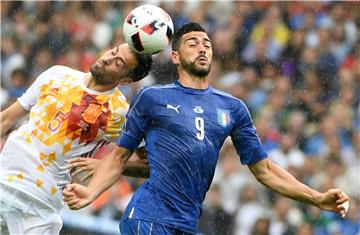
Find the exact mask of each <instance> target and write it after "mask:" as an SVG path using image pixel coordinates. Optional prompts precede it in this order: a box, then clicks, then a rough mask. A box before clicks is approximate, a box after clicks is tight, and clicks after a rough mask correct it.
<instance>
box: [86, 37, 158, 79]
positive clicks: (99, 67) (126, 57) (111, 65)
mask: <svg viewBox="0 0 360 235" xmlns="http://www.w3.org/2000/svg"><path fill="white" fill-rule="evenodd" d="M151 64H152V59H151V56H146V55H140V54H138V53H136V52H135V51H133V50H132V49H131V48H130V47H129V45H128V44H127V43H124V44H121V45H120V46H118V47H114V48H112V49H110V50H108V51H106V52H105V53H104V54H103V55H102V56H101V57H100V58H99V59H98V60H96V62H95V63H94V64H93V65H92V66H91V68H90V72H91V75H92V76H93V78H94V80H95V82H96V83H97V84H99V85H112V84H114V85H117V84H121V85H125V84H129V83H131V82H135V81H139V80H141V79H142V78H144V77H145V76H147V75H148V74H149V72H150V69H151Z"/></svg>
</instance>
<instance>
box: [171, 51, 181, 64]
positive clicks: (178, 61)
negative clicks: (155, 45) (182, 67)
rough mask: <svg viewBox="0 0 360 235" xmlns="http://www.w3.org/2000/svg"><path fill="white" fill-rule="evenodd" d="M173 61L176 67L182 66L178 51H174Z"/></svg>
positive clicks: (172, 53)
mask: <svg viewBox="0 0 360 235" xmlns="http://www.w3.org/2000/svg"><path fill="white" fill-rule="evenodd" d="M171 60H172V62H173V63H174V64H176V65H178V64H180V60H179V54H178V52H177V51H172V52H171Z"/></svg>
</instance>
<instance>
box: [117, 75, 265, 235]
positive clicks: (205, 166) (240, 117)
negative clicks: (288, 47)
mask: <svg viewBox="0 0 360 235" xmlns="http://www.w3.org/2000/svg"><path fill="white" fill-rule="evenodd" d="M228 136H231V138H232V141H233V144H234V146H235V148H236V150H237V152H238V154H239V155H240V160H241V163H242V164H251V163H255V162H257V161H259V160H261V159H263V158H266V156H267V155H266V152H265V151H264V149H263V147H262V146H261V143H260V140H259V138H258V136H257V134H256V131H255V128H254V126H253V123H252V120H251V117H250V114H249V111H248V109H247V108H246V106H245V104H244V103H243V102H242V101H241V100H239V99H237V98H234V97H233V96H231V95H229V94H227V93H224V92H221V91H219V90H216V89H214V88H212V87H209V88H208V89H205V90H198V89H191V88H186V87H183V86H182V85H181V84H180V83H179V82H175V83H174V84H170V85H165V86H154V87H148V88H144V89H142V90H141V91H139V92H138V94H137V95H136V96H135V97H134V98H133V99H132V102H131V104H130V108H129V111H128V114H127V121H126V123H125V127H124V130H123V133H122V134H121V136H120V137H119V139H118V142H117V143H118V145H119V146H121V147H125V148H128V149H132V150H134V149H135V148H136V147H137V146H138V145H139V143H140V142H141V141H142V139H143V138H144V139H145V142H146V145H145V149H146V151H147V154H148V162H149V166H150V178H149V179H148V180H146V181H145V183H144V184H143V185H142V186H141V187H140V188H139V189H138V190H137V191H136V192H135V194H134V195H133V198H132V200H131V202H130V203H129V205H128V207H127V210H126V212H125V214H124V216H128V217H130V218H137V219H142V220H147V221H152V222H156V223H160V224H163V225H166V226H170V227H173V228H177V229H180V230H183V231H185V232H189V233H196V231H197V225H198V220H199V217H200V215H201V205H202V202H203V200H204V197H205V194H206V191H207V190H208V189H209V186H210V184H211V181H212V179H213V176H214V171H215V166H216V162H217V160H218V156H219V151H220V148H221V146H222V144H223V142H224V140H225V139H226V137H228Z"/></svg>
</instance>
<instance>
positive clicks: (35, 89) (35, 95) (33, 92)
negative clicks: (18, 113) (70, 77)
mask: <svg viewBox="0 0 360 235" xmlns="http://www.w3.org/2000/svg"><path fill="white" fill-rule="evenodd" d="M54 68H55V66H54V67H51V68H49V69H47V70H46V71H44V72H43V73H41V74H40V75H39V76H38V77H37V78H36V79H35V81H34V82H33V83H32V84H31V86H30V87H29V88H28V89H27V90H26V91H25V93H24V94H22V95H21V96H20V97H19V98H18V99H17V100H18V101H19V103H20V105H21V106H22V107H23V108H24V109H26V110H27V111H30V109H31V107H32V106H34V105H35V104H36V103H37V102H38V100H39V96H40V91H41V87H42V85H43V84H45V83H47V82H48V81H49V79H50V78H51V77H52V74H53V73H54Z"/></svg>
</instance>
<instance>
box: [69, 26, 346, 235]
mask: <svg viewBox="0 0 360 235" xmlns="http://www.w3.org/2000/svg"><path fill="white" fill-rule="evenodd" d="M172 47H173V52H172V61H173V63H174V64H176V65H177V68H178V73H179V80H178V81H176V82H175V83H173V84H169V85H165V86H153V87H148V88H144V89H142V90H140V91H139V92H138V94H137V95H136V96H135V97H134V98H133V100H132V102H131V105H130V108H129V111H128V114H127V121H126V124H125V127H124V131H123V133H122V134H121V136H120V137H119V139H118V141H117V145H118V147H117V148H116V149H115V150H114V151H113V152H112V153H111V155H110V156H107V157H106V158H105V159H104V160H103V162H102V163H101V164H99V166H98V167H97V169H96V170H95V174H94V177H93V179H92V181H91V182H90V184H89V185H88V187H84V186H81V185H77V184H71V185H68V186H67V187H66V189H65V190H64V192H63V195H64V197H65V200H66V201H67V203H68V205H69V207H70V208H72V209H80V208H82V207H84V206H86V205H88V204H90V203H91V202H92V201H93V200H94V199H95V198H96V197H98V196H99V195H100V194H101V193H102V192H104V191H105V190H106V189H108V188H109V187H110V186H111V185H112V184H114V183H115V182H116V180H117V179H118V177H119V176H120V175H121V172H122V171H123V168H124V165H125V163H126V162H127V160H128V159H129V157H130V156H131V154H132V152H133V151H134V150H135V149H136V147H137V146H138V145H139V143H140V142H141V140H142V139H145V142H146V145H145V148H146V151H147V156H148V162H149V168H150V178H149V179H148V180H146V181H145V182H144V183H143V185H142V186H141V187H140V188H139V189H138V190H137V191H136V192H135V193H134V195H133V197H132V200H131V202H130V203H129V205H128V206H127V209H126V211H125V212H124V215H123V218H122V219H121V221H120V233H121V234H127V235H128V234H196V233H197V226H198V221H199V217H200V215H201V205H202V202H203V200H204V198H205V194H206V192H207V190H208V189H209V186H210V184H211V181H212V179H213V175H214V171H215V166H216V162H217V160H218V156H219V151H220V148H221V146H222V145H223V143H224V140H225V139H226V138H227V137H228V136H231V138H232V141H233V144H234V146H235V148H236V150H237V153H238V154H239V156H240V161H241V163H242V164H245V165H248V167H249V169H250V171H251V172H252V173H253V174H254V176H255V177H256V179H257V180H258V181H259V182H261V183H262V184H264V185H266V186H268V187H269V188H271V189H273V190H274V191H276V192H278V193H280V194H282V195H285V196H287V197H290V198H293V199H295V200H299V201H303V202H306V203H310V204H312V205H314V206H317V207H319V208H321V209H324V210H329V211H334V212H337V213H338V214H340V215H341V216H345V208H344V207H343V206H342V205H341V204H342V203H344V202H345V201H347V200H348V197H347V196H346V195H345V194H344V193H343V192H342V191H340V190H339V189H331V190H328V191H327V192H325V193H320V192H317V191H315V190H313V189H311V188H309V187H307V186H306V185H304V184H302V183H300V182H299V181H297V180H296V179H295V178H294V177H293V176H291V175H290V174H289V173H288V172H286V171H285V170H283V169H282V168H280V167H279V166H277V165H275V164H274V163H273V162H272V161H271V160H270V159H268V158H267V154H266V152H265V151H264V148H263V147H262V145H261V143H260V141H259V138H258V136H257V134H256V131H255V127H254V126H253V123H252V120H251V117H250V114H249V111H248V109H247V107H246V106H245V104H244V103H243V102H242V101H241V100H239V99H237V98H235V97H233V96H231V95H229V94H227V93H224V92H222V91H219V90H216V89H214V88H212V87H211V86H210V85H209V81H208V74H209V72H210V69H211V62H212V56H213V51H212V46H211V40H210V39H209V37H208V35H207V34H206V32H205V30H204V29H203V28H202V27H201V26H200V25H199V24H197V23H188V24H186V25H184V26H183V27H181V28H180V29H179V30H178V31H177V32H176V33H175V35H174V37H173V42H172Z"/></svg>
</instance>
